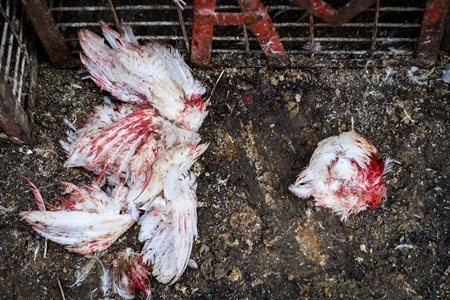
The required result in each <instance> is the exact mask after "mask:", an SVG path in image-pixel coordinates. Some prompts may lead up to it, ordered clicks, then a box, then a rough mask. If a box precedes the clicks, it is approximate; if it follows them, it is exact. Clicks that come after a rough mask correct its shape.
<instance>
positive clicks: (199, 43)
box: [191, 0, 289, 66]
mask: <svg viewBox="0 0 450 300" xmlns="http://www.w3.org/2000/svg"><path fill="white" fill-rule="evenodd" d="M238 2H239V5H240V7H241V10H242V13H223V12H221V13H218V12H215V9H216V2H215V0H195V1H194V17H193V26H192V52H191V63H192V64H194V65H197V66H207V65H209V63H210V61H211V50H212V38H213V28H214V25H241V24H250V27H251V29H252V30H253V32H254V34H255V36H256V38H257V40H258V41H259V43H260V46H261V48H262V50H263V51H264V54H265V55H266V57H267V59H268V60H270V61H273V62H274V63H275V64H277V65H278V66H282V65H285V64H287V63H288V62H289V58H288V56H287V54H286V53H285V51H284V47H283V45H282V43H281V40H280V38H279V36H278V34H277V33H276V32H275V30H274V27H273V25H272V20H271V19H270V17H269V14H268V13H267V10H266V8H265V6H264V5H263V4H262V3H261V2H260V1H259V0H238Z"/></svg>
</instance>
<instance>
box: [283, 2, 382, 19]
mask: <svg viewBox="0 0 450 300" xmlns="http://www.w3.org/2000/svg"><path fill="white" fill-rule="evenodd" d="M291 1H292V2H293V3H295V4H297V6H299V7H300V8H303V9H305V10H307V11H309V13H310V14H312V15H313V16H316V17H318V18H320V19H322V20H323V21H325V22H327V23H330V24H333V25H342V24H345V23H347V22H348V21H349V20H350V19H352V18H354V17H355V16H357V15H359V14H360V13H361V12H363V11H364V10H366V9H367V8H369V7H370V6H371V5H373V4H374V3H375V2H376V0H350V1H349V2H348V3H347V4H346V5H344V6H342V7H341V8H339V9H338V10H336V9H334V8H333V7H332V6H331V5H330V4H328V3H327V2H325V1H322V0H291Z"/></svg>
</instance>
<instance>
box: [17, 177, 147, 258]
mask: <svg viewBox="0 0 450 300" xmlns="http://www.w3.org/2000/svg"><path fill="white" fill-rule="evenodd" d="M63 184H64V185H66V186H67V187H68V188H69V189H71V195H70V198H68V199H59V200H61V205H60V206H59V207H56V206H53V208H54V209H56V210H54V211H43V210H40V211H22V212H20V213H19V215H20V216H21V217H22V218H23V219H24V220H25V221H27V222H28V223H30V224H31V225H32V226H33V229H34V230H35V231H36V232H37V233H38V234H39V235H41V236H43V237H45V238H47V239H49V240H51V241H54V242H56V243H58V244H61V245H64V246H65V248H66V249H67V250H69V251H72V252H76V253H79V254H83V255H84V254H89V253H92V252H94V251H102V250H104V249H106V248H108V247H109V246H110V245H111V244H112V243H114V242H115V241H116V240H117V239H118V238H119V237H120V236H121V235H122V234H123V233H124V232H125V231H127V230H128V229H129V228H130V227H131V226H132V225H133V224H134V223H135V222H136V220H137V218H138V214H139V213H138V211H137V209H136V208H135V206H134V204H133V203H130V202H127V200H126V199H127V197H126V196H127V193H128V188H126V187H124V186H117V187H116V188H114V189H113V190H112V191H111V193H110V194H107V193H105V192H104V191H102V190H101V188H100V186H99V185H98V184H97V183H95V182H94V183H92V185H91V186H82V187H78V186H76V185H73V184H70V183H64V182H63ZM33 193H34V194H35V197H36V203H38V206H39V207H42V203H43V201H42V197H41V196H40V193H39V191H37V189H36V190H35V191H34V190H33ZM36 195H38V196H36ZM39 203H41V204H39Z"/></svg>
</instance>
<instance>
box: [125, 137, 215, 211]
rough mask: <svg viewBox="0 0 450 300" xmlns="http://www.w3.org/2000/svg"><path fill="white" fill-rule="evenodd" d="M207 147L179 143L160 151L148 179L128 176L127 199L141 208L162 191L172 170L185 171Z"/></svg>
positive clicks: (179, 172)
mask: <svg viewBox="0 0 450 300" xmlns="http://www.w3.org/2000/svg"><path fill="white" fill-rule="evenodd" d="M207 147H208V144H195V145H189V144H180V145H178V146H176V147H173V148H170V149H169V150H167V151H166V152H164V153H161V154H160V156H159V157H158V158H157V159H156V161H155V162H154V163H153V165H152V166H151V174H152V175H151V177H150V178H149V179H147V178H146V177H145V176H142V175H141V176H139V177H134V176H130V177H129V179H128V180H127V185H128V186H129V187H130V191H129V193H128V199H129V201H132V202H133V203H134V205H136V207H139V208H141V209H142V206H144V205H145V204H147V203H149V202H151V201H152V200H153V199H154V198H155V197H157V196H159V195H160V194H161V193H163V192H164V190H165V189H166V186H168V180H169V179H168V177H167V176H168V174H172V173H173V172H174V171H172V170H175V171H176V172H178V174H181V173H184V172H187V171H188V170H189V169H190V167H191V166H192V164H193V163H194V162H195V161H196V160H197V158H198V157H199V156H200V155H201V154H202V153H203V152H205V150H206V148H207ZM170 172H172V173H170Z"/></svg>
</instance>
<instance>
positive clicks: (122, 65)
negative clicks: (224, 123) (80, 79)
mask: <svg viewBox="0 0 450 300" xmlns="http://www.w3.org/2000/svg"><path fill="white" fill-rule="evenodd" d="M101 27H102V30H103V35H104V36H105V38H106V40H107V41H108V43H109V44H110V45H111V47H112V48H110V47H108V46H107V45H106V44H105V43H104V41H103V39H102V38H100V37H99V36H97V35H96V34H95V33H93V32H92V31H89V30H86V29H83V30H80V31H79V40H80V45H81V47H82V49H83V52H84V55H83V54H82V55H81V61H82V63H83V65H84V66H85V67H86V68H87V69H88V71H89V73H90V74H91V78H92V80H93V81H94V82H95V83H96V84H97V85H98V86H99V87H100V88H101V89H104V90H106V91H108V92H110V93H111V94H112V95H113V96H115V97H116V98H117V99H119V100H121V101H125V102H135V103H138V104H151V105H152V106H153V107H155V109H156V110H157V111H158V112H159V113H160V114H161V115H162V116H164V117H165V118H167V119H168V120H170V121H173V122H175V123H176V124H179V125H180V126H182V127H183V128H185V129H188V130H191V131H197V130H198V129H199V128H200V125H201V124H202V122H203V119H204V118H205V117H206V115H207V111H206V104H205V103H204V102H203V101H202V99H201V97H202V95H203V94H204V93H205V88H204V87H203V86H202V84H201V83H200V82H199V81H197V80H195V79H194V77H193V76H192V74H191V71H190V69H189V67H188V66H187V65H186V63H185V62H184V61H183V59H182V58H181V56H180V54H179V53H178V51H176V50H175V49H173V48H172V47H170V46H163V45H160V44H158V43H154V42H149V43H147V44H145V45H139V44H138V42H137V40H136V38H135V37H134V35H133V32H132V31H131V28H130V27H128V26H123V29H124V32H125V33H124V35H119V34H118V33H117V32H115V31H114V30H112V29H111V28H110V27H109V26H108V25H107V24H106V23H104V22H101Z"/></svg>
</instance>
